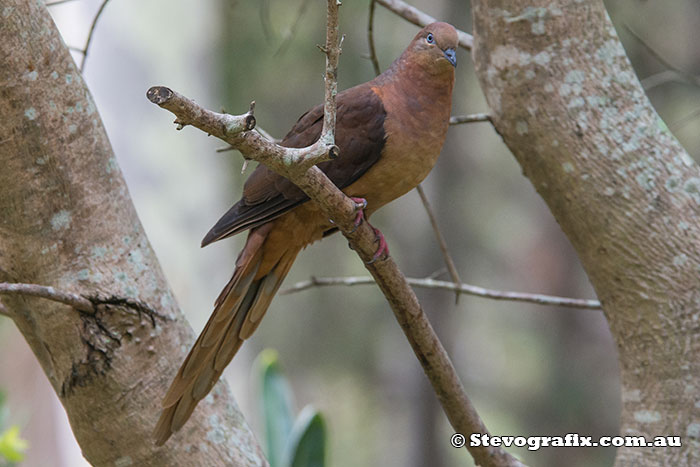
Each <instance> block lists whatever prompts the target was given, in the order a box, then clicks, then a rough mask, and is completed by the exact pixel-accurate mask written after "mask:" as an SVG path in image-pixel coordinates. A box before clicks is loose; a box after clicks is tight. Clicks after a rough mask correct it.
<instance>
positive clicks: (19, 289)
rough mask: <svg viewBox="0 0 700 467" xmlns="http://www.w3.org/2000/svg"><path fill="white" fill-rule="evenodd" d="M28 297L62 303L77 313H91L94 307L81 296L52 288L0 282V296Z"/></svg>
mask: <svg viewBox="0 0 700 467" xmlns="http://www.w3.org/2000/svg"><path fill="white" fill-rule="evenodd" d="M3 294H6V295H9V294H13V295H28V296H30V297H39V298H46V299H48V300H53V301H54V302H59V303H63V304H65V305H68V306H71V307H73V308H75V309H76V310H78V311H83V312H86V313H93V312H94V307H93V304H92V302H91V301H90V300H88V299H87V298H85V297H83V296H82V295H78V294H74V293H70V292H61V291H60V290H56V289H54V288H53V287H46V286H43V285H36V284H11V283H8V282H0V295H3Z"/></svg>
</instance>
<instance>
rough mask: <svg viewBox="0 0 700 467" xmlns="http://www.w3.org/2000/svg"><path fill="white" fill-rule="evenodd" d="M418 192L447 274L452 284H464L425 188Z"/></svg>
mask: <svg viewBox="0 0 700 467" xmlns="http://www.w3.org/2000/svg"><path fill="white" fill-rule="evenodd" d="M416 191H417V192H418V195H419V196H420V200H421V201H422V202H423V207H424V208H425V212H426V213H428V218H429V219H430V225H431V226H432V227H433V232H434V233H435V239H436V240H437V242H438V245H439V246H440V252H441V253H442V258H443V259H444V260H445V265H446V266H447V272H448V273H449V274H450V277H451V278H452V282H454V283H456V284H459V283H461V282H462V279H460V277H459V272H457V267H456V266H455V262H454V261H453V260H452V255H450V251H449V250H448V249H447V242H446V241H445V237H444V236H443V235H442V232H441V231H440V226H438V223H437V218H436V217H435V213H434V212H433V208H432V206H431V205H430V201H428V197H427V196H426V195H425V192H424V191H423V187H422V186H421V185H418V186H417V187H416ZM455 303H459V292H456V293H455Z"/></svg>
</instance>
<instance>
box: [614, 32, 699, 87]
mask: <svg viewBox="0 0 700 467" xmlns="http://www.w3.org/2000/svg"><path fill="white" fill-rule="evenodd" d="M625 29H626V30H627V32H629V33H630V35H631V36H632V37H633V38H634V39H636V40H637V42H639V43H640V44H641V45H642V47H644V48H645V49H646V50H647V51H648V52H649V53H650V54H651V55H652V56H653V57H654V58H655V59H656V60H658V62H659V63H661V64H662V65H663V66H665V67H666V68H668V69H669V70H671V71H674V72H676V73H678V75H679V76H680V77H681V78H682V79H683V80H684V81H687V82H689V83H690V84H693V85H694V86H700V77H699V76H695V75H693V74H691V73H688V72H687V71H685V70H683V69H682V68H680V67H677V66H675V65H673V64H672V63H671V62H669V61H668V60H666V58H665V57H664V56H663V55H661V54H660V53H659V52H657V51H656V50H655V49H654V48H653V47H652V46H650V45H649V44H647V42H646V41H645V40H644V39H642V37H641V36H640V35H639V34H637V33H636V32H635V30H634V29H632V28H631V27H630V26H629V25H628V24H625Z"/></svg>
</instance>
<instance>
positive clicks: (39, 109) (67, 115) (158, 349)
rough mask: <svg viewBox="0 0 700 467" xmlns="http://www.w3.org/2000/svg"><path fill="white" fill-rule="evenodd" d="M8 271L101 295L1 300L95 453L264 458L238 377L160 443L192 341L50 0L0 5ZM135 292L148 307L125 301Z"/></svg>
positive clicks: (1, 204) (155, 459)
mask: <svg viewBox="0 0 700 467" xmlns="http://www.w3.org/2000/svg"><path fill="white" fill-rule="evenodd" d="M0 53H1V54H2V60H1V63H2V66H0V115H2V122H0V281H7V282H25V283H35V284H41V285H51V286H54V287H55V288H56V289H59V290H64V291H69V292H74V293H80V294H84V295H90V296H100V297H103V298H111V297H114V298H115V299H113V300H108V301H107V302H108V303H106V304H105V303H104V302H103V304H100V305H97V306H96V307H95V312H94V313H88V312H85V311H76V310H75V309H73V308H70V307H68V306H66V305H62V304H58V303H55V302H52V301H48V300H45V299H41V298H28V297H22V296H12V297H5V298H3V299H2V300H3V302H4V304H5V305H6V306H7V309H8V310H9V312H10V314H11V315H12V317H13V318H14V321H15V323H16V324H17V326H18V328H19V329H20V331H21V332H22V334H23V335H24V337H25V338H26V340H27V341H28V342H29V344H30V346H31V348H32V350H33V352H34V354H35V355H36V356H37V358H38V359H39V361H40V362H41V365H42V367H43V369H44V371H45V373H46V375H47V376H48V378H49V380H50V382H51V385H52V386H53V388H54V390H55V391H56V394H57V395H58V396H59V398H60V400H61V403H62V404H63V406H64V407H65V409H66V411H67V413H68V417H69V419H70V423H71V426H72V428H73V432H74V433H75V436H76V438H77V440H78V442H79V443H80V446H81V448H82V451H83V454H84V456H85V457H86V459H87V460H88V461H89V462H90V463H92V464H93V465H97V466H100V465H110V466H112V465H119V466H127V465H169V466H170V465H187V466H191V465H263V464H265V460H264V458H263V455H262V453H261V450H260V448H259V447H258V444H257V442H256V440H255V439H254V436H253V435H252V433H251V432H250V430H249V428H248V426H247V425H246V423H245V421H244V420H243V418H242V416H241V415H240V413H239V412H238V409H237V407H236V405H235V402H234V400H233V398H232V396H231V394H230V391H229V389H228V387H227V386H226V384H224V383H219V385H218V386H217V388H216V389H215V390H214V391H213V393H212V394H211V395H210V396H209V397H207V398H206V399H205V400H204V401H203V403H202V404H200V406H199V407H198V409H197V410H196V411H195V413H194V416H193V418H192V420H190V422H189V423H188V424H187V426H186V427H185V428H184V429H183V430H182V432H180V433H178V434H177V435H176V436H174V438H173V439H172V440H171V441H170V442H169V443H168V444H167V445H166V446H165V447H164V448H161V449H155V448H154V446H153V442H152V439H151V431H152V430H153V427H154V426H155V423H156V420H157V418H158V414H159V411H160V400H161V399H162V397H163V395H164V394H165V391H166V389H167V386H168V384H169V382H170V380H171V379H172V377H173V375H174V374H175V373H176V371H177V365H178V364H179V362H181V361H182V359H183V358H184V355H185V353H186V351H187V349H188V348H189V346H190V345H191V343H192V341H193V333H192V330H191V329H190V327H189V325H188V324H187V322H186V320H185V319H184V318H183V316H182V314H181V312H180V311H179V309H178V307H177V304H176V303H175V300H174V298H173V295H172V293H171V291H170V289H169V287H168V285H167V283H166V281H165V278H164V276H163V273H162V271H161V269H160V266H159V264H158V261H157V259H156V257H155V255H154V253H153V250H152V249H151V246H150V245H149V242H148V240H147V238H146V236H145V234H144V231H143V229H142V227H141V224H140V222H139V220H138V218H137V216H136V212H135V210H134V207H133V205H132V203H131V200H130V198H129V193H128V190H127V188H126V185H125V183H124V180H123V178H122V175H121V172H120V170H119V167H118V165H117V163H116V160H115V158H114V154H113V153H112V149H111V147H110V144H109V141H108V139H107V135H106V133H105V130H104V127H103V125H102V122H101V120H100V117H99V115H98V112H97V110H96V108H95V104H94V102H93V100H92V97H91V96H90V93H89V91H88V89H87V87H86V86H85V83H84V82H83V80H82V77H81V75H80V73H79V72H78V70H77V68H76V66H75V64H74V62H73V60H72V58H71V57H70V55H69V53H68V50H67V48H66V46H65V44H64V43H63V42H62V40H61V38H60V36H59V34H58V31H57V30H56V27H55V25H54V24H53V21H52V20H51V18H50V16H49V14H48V12H47V11H46V8H45V7H44V5H43V3H42V2H25V1H20V0H4V1H3V2H2V3H1V4H0ZM123 299H130V300H132V301H138V302H140V303H143V304H145V305H146V306H147V307H149V308H151V309H153V310H155V311H156V312H157V313H158V315H160V316H155V315H153V314H152V313H149V312H148V310H145V309H140V310H137V309H135V308H133V307H131V308H130V307H129V306H123Z"/></svg>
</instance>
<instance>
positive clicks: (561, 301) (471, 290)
mask: <svg viewBox="0 0 700 467" xmlns="http://www.w3.org/2000/svg"><path fill="white" fill-rule="evenodd" d="M406 281H407V282H408V283H409V284H410V285H412V286H413V287H421V288H425V289H441V290H449V291H452V292H457V293H459V294H466V295H473V296H475V297H482V298H489V299H493V300H506V301H513V302H527V303H536V304H538V305H548V306H560V307H567V308H583V309H589V310H600V309H601V308H602V307H601V304H600V302H599V301H598V300H587V299H583V298H566V297H556V296H552V295H542V294H532V293H522V292H510V291H502V290H493V289H486V288H483V287H479V286H476V285H471V284H455V283H453V282H446V281H438V280H435V279H432V278H430V277H427V278H425V279H415V278H411V277H407V278H406ZM374 283H375V282H374V280H373V279H372V278H371V277H369V276H350V277H312V278H311V279H309V280H307V281H302V282H297V283H296V284H294V285H293V286H291V287H290V288H288V289H285V290H283V291H281V292H280V295H286V294H292V293H296V292H301V291H304V290H307V289H310V288H313V287H326V286H333V285H344V286H354V285H370V284H374Z"/></svg>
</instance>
